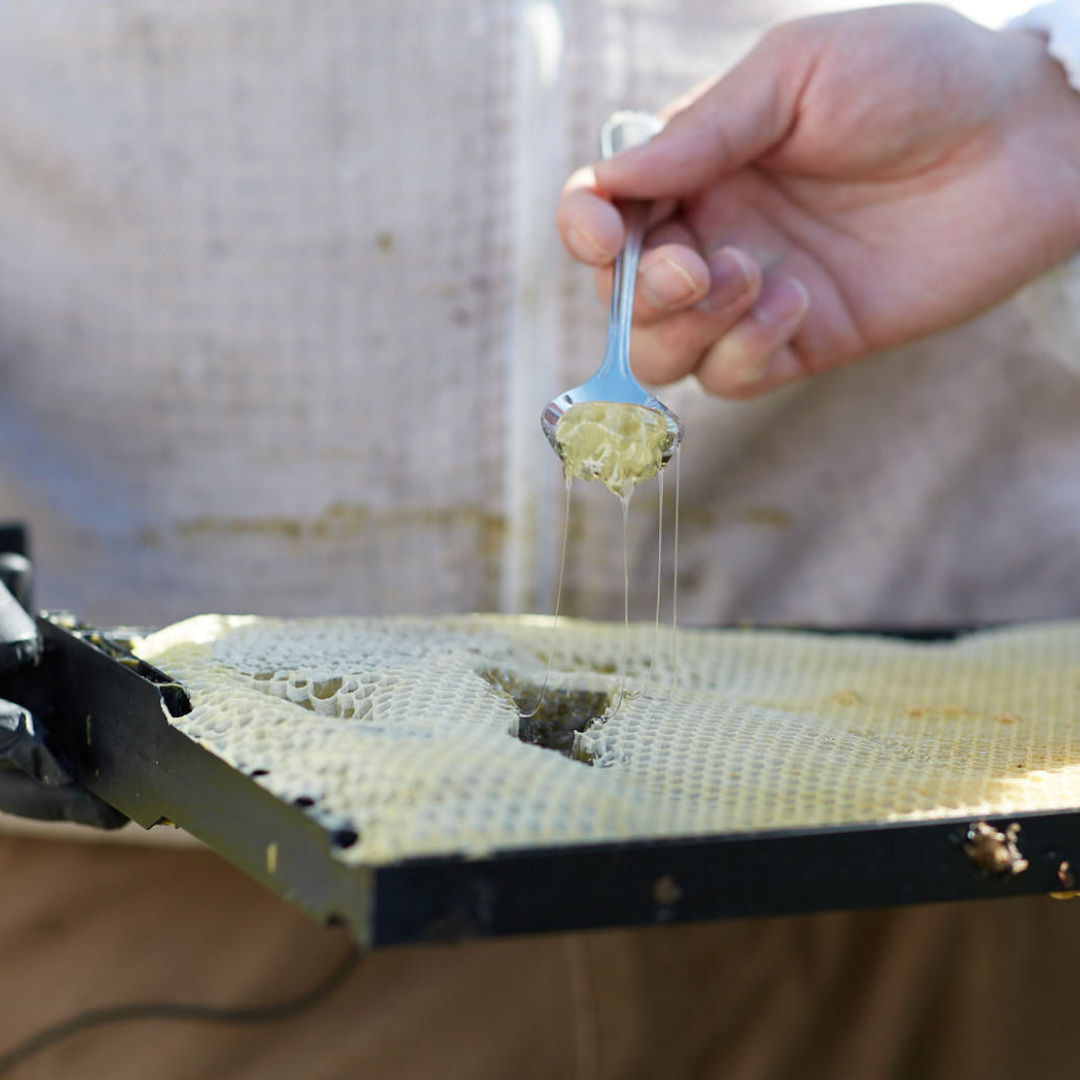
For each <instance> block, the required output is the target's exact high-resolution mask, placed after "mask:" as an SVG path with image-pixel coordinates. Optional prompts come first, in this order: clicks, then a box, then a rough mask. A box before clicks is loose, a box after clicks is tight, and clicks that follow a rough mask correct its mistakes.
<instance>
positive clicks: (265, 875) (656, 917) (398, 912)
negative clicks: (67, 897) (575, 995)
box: [0, 616, 1080, 947]
mask: <svg viewBox="0 0 1080 1080" xmlns="http://www.w3.org/2000/svg"><path fill="white" fill-rule="evenodd" d="M37 623H38V628H39V630H40V632H41V635H42V638H43V643H44V648H43V653H42V659H41V662H40V664H39V665H37V666H36V667H35V668H32V669H25V670H22V671H18V672H15V673H13V674H11V675H10V676H5V678H4V679H3V681H2V682H0V696H4V697H7V698H9V699H11V700H15V701H18V702H19V703H20V704H23V705H25V706H27V707H28V708H30V709H32V710H33V711H34V712H35V714H36V715H37V716H38V718H39V719H40V720H42V721H44V723H45V724H46V725H47V726H48V727H49V730H50V732H51V734H52V736H53V738H54V739H55V740H56V742H57V743H58V745H59V746H60V747H61V748H62V749H63V751H64V752H65V753H66V754H67V756H68V757H69V758H70V759H71V761H72V763H73V764H74V766H75V771H76V775H77V776H78V778H79V779H80V780H81V781H82V782H83V783H84V784H85V785H86V786H87V787H88V788H90V789H91V790H92V791H93V792H95V793H96V794H97V795H99V796H100V797H101V798H103V799H105V800H106V801H107V802H109V803H111V804H112V805H114V806H116V807H117V808H118V809H120V810H122V811H123V812H124V813H126V814H128V815H129V816H130V817H131V818H132V819H133V820H134V821H136V822H137V823H138V824H140V825H142V826H144V827H146V828H149V827H150V826H152V825H157V824H161V823H166V822H171V823H174V824H176V825H178V826H181V827H183V828H184V829H186V830H187V831H188V832H190V833H192V834H193V835H194V836H196V837H198V838H200V839H201V840H203V841H205V842H206V843H207V844H208V845H209V846H210V847H212V848H213V849H214V850H216V851H217V852H218V853H219V854H220V855H222V856H223V857H224V858H225V859H227V860H228V861H229V862H231V863H233V864H234V865H235V866H237V867H238V868H239V869H241V870H243V871H244V872H246V873H248V874H249V875H251V876H252V877H254V878H256V879H257V880H258V881H260V882H261V883H263V884H264V885H266V886H267V887H268V888H270V889H272V890H273V891H274V892H276V893H278V894H280V895H281V896H283V897H284V898H285V899H286V900H288V901H290V902H291V903H293V904H295V905H297V906H298V907H300V908H301V909H303V910H304V911H306V912H307V913H308V914H309V915H310V916H311V917H312V918H314V919H316V920H318V921H320V922H323V923H344V924H346V925H347V926H348V928H349V930H350V932H351V934H352V935H353V937H354V938H355V939H356V940H357V941H358V942H359V943H360V944H361V945H363V946H365V947H376V946H383V945H393V944H403V943H411V942H424V941H452V940H459V939H463V938H469V937H476V936H497V935H511V934H528V933H539V932H548V931H560V930H585V929H595V928H601V927H615V926H642V925H651V924H663V923H672V922H683V921H690V920H706V919H724V918H740V917H750V916H753V917H757V916H763V915H779V914H792V913H799V912H812V911H823V910H829V909H844V908H868V907H879V906H887V905H894V904H913V903H925V902H931V901H944V900H965V899H974V898H991V897H1006V896H1020V895H1024V894H1032V893H1069V892H1071V891H1072V890H1073V888H1074V882H1073V877H1072V873H1073V871H1072V868H1080V811H1077V810H1064V811H1057V812H1051V813H1036V814H1025V815H1019V816H1016V817H1009V818H1001V817H997V818H988V819H985V820H984V821H982V822H976V821H970V820H932V821H919V822H917V823H899V824H876V825H870V824H867V825H861V824H860V825H853V826H845V827H826V828H809V829H797V830H785V831H779V832H758V833H742V834H728V835H716V836H705V837H701V836H695V837H688V838H685V839H664V840H649V841H645V840H642V841H631V842H625V841H620V842H612V843H594V844H588V845H573V846H563V847H547V848H536V849H530V850H528V851H511V852H504V853H496V854H493V855H491V856H489V857H485V858H476V859H473V858H464V857H445V858H444V857H439V858H422V859H410V860H406V861H402V862H398V863H393V864H389V865H385V866H376V867H368V866H356V865H352V864H349V863H346V862H345V861H343V860H342V859H341V858H340V856H339V854H337V848H336V846H335V844H336V840H335V836H334V834H332V833H330V832H328V831H327V830H326V829H324V828H323V827H322V826H321V825H319V824H317V823H316V822H315V821H313V820H312V819H311V818H309V817H308V816H307V815H306V814H305V813H304V811H303V809H302V808H300V807H296V806H293V805H292V804H290V803H286V802H282V801H281V800H279V799H277V798H275V797H274V796H272V795H271V794H270V793H269V792H267V791H266V790H265V789H264V788H262V787H260V786H259V785H258V784H257V783H256V782H255V781H254V780H253V779H251V778H250V777H248V776H245V775H244V774H243V773H241V772H238V771H237V770H235V769H233V768H231V767H230V766H229V765H227V764H226V763H225V762H224V761H222V760H221V759H220V758H218V757H216V756H215V755H214V754H212V753H210V752H209V751H208V750H205V749H203V748H202V747H201V746H199V745H198V744H196V743H195V742H193V741H192V740H190V739H188V738H187V737H186V736H185V735H183V734H182V733H181V732H180V731H178V730H177V729H176V728H175V727H174V726H173V725H171V724H170V723H169V721H168V718H167V716H166V713H169V714H171V715H174V716H177V715H182V714H183V713H185V712H187V711H188V710H189V709H190V703H189V701H188V699H187V695H186V693H185V692H184V690H183V688H182V687H181V686H179V685H178V684H177V683H175V682H174V681H172V680H171V679H170V678H169V677H168V676H167V675H165V674H164V673H162V672H160V671H157V670H156V669H155V668H153V667H151V666H150V665H148V664H146V663H144V662H143V661H140V660H137V659H136V658H135V657H133V656H131V654H130V653H127V652H126V651H125V650H124V649H123V648H121V647H120V646H119V645H117V644H116V643H114V642H113V641H112V640H110V638H109V636H108V635H107V634H102V633H99V632H97V631H94V630H92V629H89V628H86V627H81V626H78V625H77V624H75V623H74V622H73V621H72V620H69V619H65V618H64V617H59V616H57V617H40V618H39V619H38V620H37ZM935 636H938V635H937V634H935ZM941 636H944V635H941ZM1078 876H1080V875H1078Z"/></svg>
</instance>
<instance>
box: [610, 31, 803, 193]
mask: <svg viewBox="0 0 1080 1080" xmlns="http://www.w3.org/2000/svg"><path fill="white" fill-rule="evenodd" d="M803 26H805V23H792V24H789V25H788V26H786V27H784V28H783V31H782V32H781V31H774V32H773V33H771V34H769V35H767V36H766V37H765V38H764V39H763V40H762V41H761V43H760V44H758V46H757V47H756V48H755V49H754V50H753V51H752V52H751V53H750V54H749V55H748V56H747V57H746V58H745V59H744V60H743V61H742V62H741V63H739V64H738V65H737V66H736V67H735V68H733V69H732V70H731V71H730V72H729V73H728V74H726V75H724V76H723V77H721V78H720V79H718V80H716V81H715V82H713V83H712V84H710V85H708V86H707V87H706V88H705V89H704V90H703V91H702V92H701V93H700V96H698V97H697V98H696V99H695V100H694V101H692V102H691V104H689V105H687V106H686V107H685V108H682V109H680V110H679V111H677V112H676V113H675V114H674V115H673V116H672V117H671V119H670V120H669V121H668V124H667V127H665V128H664V130H663V131H661V132H660V133H659V134H658V135H656V136H654V137H653V138H652V139H651V140H650V141H649V142H647V143H644V144H642V145H641V146H635V147H633V148H632V149H630V150H624V151H623V152H622V153H621V154H617V155H616V156H615V157H613V158H610V159H609V160H607V161H600V162H597V164H596V165H595V166H594V168H595V174H596V182H597V186H598V187H599V188H601V189H602V190H603V191H605V192H606V193H607V194H609V195H611V196H614V197H615V198H624V199H626V198H634V199H658V198H678V197H680V196H683V195H686V194H689V193H690V192H693V191H698V190H700V189H701V188H703V187H705V186H706V185H707V184H709V183H711V182H712V181H714V180H716V179H717V178H718V177H720V176H723V175H724V174H726V173H730V172H733V171H734V170H735V169H738V168H739V167H740V166H743V165H745V164H747V162H750V161H753V160H754V159H755V158H758V157H760V156H761V155H763V154H765V153H766V152H767V151H769V150H771V149H772V148H773V147H775V146H777V145H778V144H779V143H781V142H782V141H783V140H784V138H785V136H786V135H787V134H788V133H789V131H790V130H791V128H792V126H793V125H794V122H795V119H796V115H797V105H798V101H799V97H800V95H801V92H802V88H803V86H804V84H805V82H806V81H807V78H808V77H809V74H810V73H811V71H812V69H813V49H812V48H811V46H810V41H809V35H806V34H801V33H799V32H798V30H799V29H801V28H802V27H803ZM792 31H795V32H794V33H793V32H792Z"/></svg>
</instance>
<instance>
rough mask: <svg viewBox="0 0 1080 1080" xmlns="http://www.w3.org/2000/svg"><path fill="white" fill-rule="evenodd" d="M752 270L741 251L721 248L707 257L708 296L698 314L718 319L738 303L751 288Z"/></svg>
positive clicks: (748, 260)
mask: <svg viewBox="0 0 1080 1080" xmlns="http://www.w3.org/2000/svg"><path fill="white" fill-rule="evenodd" d="M755 276H756V275H755V270H754V266H753V264H752V263H751V261H750V259H749V258H748V257H747V256H745V255H743V253H742V252H741V251H736V250H735V249H733V248H721V249H720V250H719V251H716V252H713V254H712V255H710V256H709V282H710V284H709V294H708V296H706V297H705V299H704V300H702V301H701V303H699V304H698V305H697V306H698V310H699V311H704V312H706V313H707V314H709V315H719V314H720V313H721V312H723V311H726V310H727V309H728V308H730V307H731V306H732V305H734V304H736V303H738V302H739V301H740V300H742V299H743V297H745V296H746V294H747V293H748V292H749V291H750V289H751V288H753V285H754V278H755Z"/></svg>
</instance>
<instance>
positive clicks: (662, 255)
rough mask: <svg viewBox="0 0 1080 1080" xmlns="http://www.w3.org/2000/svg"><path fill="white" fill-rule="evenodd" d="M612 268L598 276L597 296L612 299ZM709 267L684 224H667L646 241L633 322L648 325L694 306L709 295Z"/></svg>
mask: <svg viewBox="0 0 1080 1080" xmlns="http://www.w3.org/2000/svg"><path fill="white" fill-rule="evenodd" d="M612 278H613V273H612V268H611V267H610V266H606V267H604V268H602V269H599V270H598V271H597V274H596V293H597V295H598V296H599V297H600V299H601V300H603V301H604V303H608V302H609V301H610V299H611V284H612ZM709 286H710V275H709V266H708V264H707V263H706V262H705V260H704V259H703V258H702V256H701V255H700V254H699V253H698V250H697V242H696V240H695V239H694V237H693V234H692V233H691V232H690V230H689V229H688V228H687V227H686V225H685V224H683V223H682V222H679V221H669V222H665V223H664V224H663V225H661V226H659V227H658V228H655V229H653V230H652V231H651V232H650V233H649V234H648V236H647V237H646V239H645V250H644V251H643V253H642V256H641V263H640V264H639V266H638V276H637V287H636V289H635V292H634V323H635V325H638V326H647V325H649V324H650V323H653V322H656V321H657V320H658V319H662V318H666V317H668V316H669V315H671V314H672V313H673V312H676V311H681V310H683V309H684V308H688V307H692V306H693V305H694V304H697V303H698V302H699V301H701V300H703V299H704V298H705V297H706V296H707V295H708V292H709Z"/></svg>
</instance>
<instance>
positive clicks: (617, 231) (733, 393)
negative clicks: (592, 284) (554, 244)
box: [557, 5, 1080, 397]
mask: <svg viewBox="0 0 1080 1080" xmlns="http://www.w3.org/2000/svg"><path fill="white" fill-rule="evenodd" d="M667 115H669V116H670V120H669V123H668V126H667V128H666V129H665V130H664V131H663V132H662V133H661V134H660V135H658V136H657V137H656V138H655V139H653V140H652V141H651V142H650V143H648V144H647V145H645V146H642V147H637V148H635V149H632V150H630V151H627V152H625V153H623V154H621V155H619V156H617V157H615V158H613V159H611V160H610V161H606V162H599V163H597V164H596V165H595V166H593V167H592V168H589V169H583V170H580V171H579V172H578V173H576V174H575V175H574V176H573V177H571V179H570V181H569V182H568V183H567V185H566V188H565V189H564V192H563V195H562V198H561V200H560V203H559V208H558V213H557V222H558V226H559V230H560V233H561V235H562V237H563V240H564V242H565V244H566V246H567V247H568V249H569V250H570V252H571V254H572V255H574V257H575V258H577V259H579V260H580V261H582V262H584V263H588V264H591V265H593V266H596V267H598V291H599V292H600V293H601V295H602V296H606V295H609V294H610V289H611V266H610V264H611V262H612V260H613V258H614V256H615V254H616V253H617V251H618V250H619V248H620V247H621V245H622V242H623V229H622V222H621V219H620V217H619V215H618V213H617V211H616V210H615V208H614V207H613V206H612V204H611V200H612V199H617V198H649V199H656V200H659V201H660V204H661V205H659V206H658V207H657V214H656V216H655V218H654V220H656V221H657V222H658V223H657V224H655V225H654V227H653V228H652V230H651V232H650V235H649V237H648V238H647V242H646V243H647V247H648V249H649V250H648V251H647V253H646V254H645V255H644V256H643V258H642V262H641V268H640V273H639V277H638V288H637V294H636V298H635V324H636V327H635V332H634V335H633V338H632V348H631V362H632V363H633V365H634V368H635V370H636V371H637V373H638V374H639V375H640V376H641V377H642V378H643V379H644V380H645V381H647V382H651V383H665V382H671V381H673V380H675V379H678V378H681V377H682V376H683V375H686V374H688V373H691V372H693V373H694V374H696V375H697V377H698V379H699V380H700V381H701V383H702V385H703V386H704V387H705V389H706V390H709V391H711V392H713V393H716V394H721V395H723V396H726V397H751V396H754V395H757V394H759V393H762V392H764V391H767V390H771V389H774V388H776V387H778V386H781V385H783V384H785V383H789V382H792V381H793V380H796V379H799V378H802V377H804V376H806V375H810V374H814V373H817V372H820V371H824V370H827V369H829V368H832V367H835V366H837V365H840V364H846V363H850V362H852V361H854V360H858V359H860V358H862V357H864V356H866V355H868V354H870V353H873V352H877V351H879V350H881V349H885V348H888V347H890V346H893V345H898V344H901V343H903V342H905V341H909V340H913V339H916V338H919V337H922V336H925V335H928V334H931V333H934V332H937V331H940V330H944V329H946V328H948V327H950V326H952V325H955V324H957V323H960V322H963V321H965V320H966V319H968V318H971V317H973V316H974V315H976V314H977V313H978V312H979V311H981V310H983V309H985V308H987V307H989V306H991V305H993V304H995V303H997V302H998V301H1000V300H1003V299H1004V298H1005V297H1007V296H1008V295H1009V294H1011V293H1012V292H1014V291H1015V290H1016V289H1018V288H1019V287H1020V286H1022V285H1023V284H1024V283H1025V282H1027V281H1028V280H1030V279H1031V278H1033V277H1035V276H1036V275H1038V274H1039V273H1041V272H1042V271H1044V270H1046V269H1048V268H1049V267H1051V266H1052V265H1054V264H1055V263H1057V262H1059V261H1060V260H1061V259H1063V258H1064V257H1065V256H1067V255H1068V254H1070V253H1071V252H1072V251H1074V250H1075V249H1076V248H1077V247H1080V198H1078V192H1080V94H1076V93H1075V92H1074V91H1072V90H1071V89H1070V88H1069V87H1068V85H1067V83H1066V81H1065V78H1064V74H1063V72H1062V70H1061V68H1060V67H1059V66H1058V65H1057V64H1056V62H1054V61H1053V60H1052V59H1050V57H1049V56H1048V55H1047V52H1046V48H1045V43H1044V42H1043V41H1041V40H1040V39H1039V38H1038V37H1037V36H1035V35H1032V34H1027V33H1019V32H1000V33H995V32H993V31H989V30H986V29H984V28H982V27H980V26H977V25H976V24H974V23H972V22H969V21H968V20H966V19H964V18H963V17H962V16H960V15H958V14H956V13H954V12H952V11H950V10H948V9H946V8H939V7H932V6H921V5H919V6H916V5H911V6H902V7H891V8H888V7H887V8H877V9H871V10H866V11H854V12H846V13H842V14H838V15H826V16H819V17H815V18H810V19H804V20H799V21H796V22H792V23H788V24H785V25H783V26H781V27H779V28H777V29H776V30H774V31H772V32H771V33H769V34H768V35H767V36H766V37H765V38H764V39H763V41H762V42H761V43H760V44H759V45H758V46H757V48H755V49H754V50H753V51H752V52H751V53H750V55H749V56H747V58H746V59H745V60H744V61H743V62H742V63H741V64H740V65H738V67H736V68H735V69H734V70H732V71H731V72H730V73H729V74H727V75H726V76H724V77H723V78H722V79H720V80H719V81H717V82H715V83H713V84H712V85H710V86H708V87H705V88H702V89H700V90H698V91H695V92H694V93H693V94H691V95H690V96H689V97H688V98H687V99H684V100H681V101H679V102H676V103H675V104H674V105H673V106H672V107H671V108H670V109H669V110H668V113H667Z"/></svg>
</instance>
